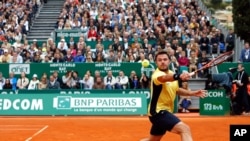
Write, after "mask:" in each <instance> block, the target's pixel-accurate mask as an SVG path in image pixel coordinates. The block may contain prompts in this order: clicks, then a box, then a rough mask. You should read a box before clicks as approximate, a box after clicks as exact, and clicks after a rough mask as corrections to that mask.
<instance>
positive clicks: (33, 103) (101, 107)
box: [0, 94, 147, 115]
mask: <svg viewBox="0 0 250 141" xmlns="http://www.w3.org/2000/svg"><path fill="white" fill-rule="evenodd" d="M146 113H147V101H146V96H145V95H121V94H107V95H99V94H91V95H58V94H26V95H1V98H0V115H141V114H146Z"/></svg>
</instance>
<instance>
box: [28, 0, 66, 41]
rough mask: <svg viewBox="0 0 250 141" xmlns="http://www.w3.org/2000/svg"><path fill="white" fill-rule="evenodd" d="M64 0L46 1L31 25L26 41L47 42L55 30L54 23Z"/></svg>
mask: <svg viewBox="0 0 250 141" xmlns="http://www.w3.org/2000/svg"><path fill="white" fill-rule="evenodd" d="M64 2H65V0H48V2H47V3H45V4H43V5H42V6H41V8H40V11H39V13H38V15H37V17H36V18H35V21H34V22H33V24H32V25H31V28H30V31H29V33H28V35H27V38H26V39H27V40H28V41H32V40H34V39H37V40H38V41H47V39H48V38H49V37H51V34H52V33H53V31H54V30H55V26H56V22H57V20H58V17H59V14H60V12H61V10H62V7H63V4H64Z"/></svg>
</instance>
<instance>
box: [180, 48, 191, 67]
mask: <svg viewBox="0 0 250 141" xmlns="http://www.w3.org/2000/svg"><path fill="white" fill-rule="evenodd" d="M178 63H179V65H180V66H187V67H188V65H189V60H188V58H187V57H186V52H185V51H182V52H181V57H179V59H178Z"/></svg>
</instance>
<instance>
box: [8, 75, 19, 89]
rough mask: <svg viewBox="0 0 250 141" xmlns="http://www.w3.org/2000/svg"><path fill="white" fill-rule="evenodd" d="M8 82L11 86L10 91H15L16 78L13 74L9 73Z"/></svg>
mask: <svg viewBox="0 0 250 141" xmlns="http://www.w3.org/2000/svg"><path fill="white" fill-rule="evenodd" d="M9 80H10V84H11V85H12V90H16V89H17V78H16V77H15V74H14V72H10V73H9Z"/></svg>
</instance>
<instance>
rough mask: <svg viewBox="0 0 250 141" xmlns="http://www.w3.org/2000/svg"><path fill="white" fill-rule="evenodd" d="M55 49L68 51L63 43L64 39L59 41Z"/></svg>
mask: <svg viewBox="0 0 250 141" xmlns="http://www.w3.org/2000/svg"><path fill="white" fill-rule="evenodd" d="M57 48H59V49H60V50H68V45H67V43H66V42H65V39H61V41H60V42H59V43H58V44H57Z"/></svg>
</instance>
